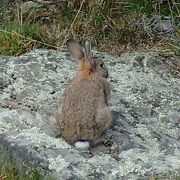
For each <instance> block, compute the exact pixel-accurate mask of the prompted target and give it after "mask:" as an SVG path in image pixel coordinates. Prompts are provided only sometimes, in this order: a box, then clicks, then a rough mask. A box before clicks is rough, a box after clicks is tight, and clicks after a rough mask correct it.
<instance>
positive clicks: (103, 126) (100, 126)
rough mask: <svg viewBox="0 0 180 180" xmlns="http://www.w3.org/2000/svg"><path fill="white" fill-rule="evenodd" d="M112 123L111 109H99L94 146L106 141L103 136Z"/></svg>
mask: <svg viewBox="0 0 180 180" xmlns="http://www.w3.org/2000/svg"><path fill="white" fill-rule="evenodd" d="M111 122H112V118H111V112H110V109H109V107H108V106H107V107H104V108H101V109H99V111H98V115H97V118H96V134H95V138H94V141H93V146H95V145H97V144H100V143H102V142H104V141H105V139H104V137H102V136H101V135H102V134H103V133H104V132H105V131H106V130H107V129H108V128H109V127H110V125H111Z"/></svg>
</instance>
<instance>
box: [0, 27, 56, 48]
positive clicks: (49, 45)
mask: <svg viewBox="0 0 180 180" xmlns="http://www.w3.org/2000/svg"><path fill="white" fill-rule="evenodd" d="M0 31H1V32H4V33H7V34H11V35H12V34H13V33H14V34H16V35H17V36H19V37H21V38H24V39H26V40H28V41H34V42H37V43H40V44H43V45H46V46H48V47H52V48H55V49H58V47H57V46H53V45H51V44H48V43H45V42H41V41H38V40H35V39H32V38H29V37H28V38H27V37H25V36H23V35H20V34H18V33H17V32H15V31H12V32H9V31H6V30H3V29H0Z"/></svg>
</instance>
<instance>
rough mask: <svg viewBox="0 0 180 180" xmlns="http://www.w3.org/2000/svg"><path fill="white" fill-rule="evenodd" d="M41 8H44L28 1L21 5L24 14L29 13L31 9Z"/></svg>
mask: <svg viewBox="0 0 180 180" xmlns="http://www.w3.org/2000/svg"><path fill="white" fill-rule="evenodd" d="M40 7H42V5H41V4H39V3H35V2H33V1H27V2H24V3H23V4H22V5H21V9H22V11H23V12H25V11H29V10H30V9H33V8H40Z"/></svg>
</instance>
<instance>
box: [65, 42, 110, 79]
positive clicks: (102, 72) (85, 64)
mask: <svg viewBox="0 0 180 180" xmlns="http://www.w3.org/2000/svg"><path fill="white" fill-rule="evenodd" d="M67 47H68V50H69V52H70V53H71V54H72V56H73V57H74V58H75V59H76V60H77V61H78V62H79V66H80V73H81V74H82V75H86V76H89V75H91V74H97V75H99V76H101V77H104V78H107V77H108V70H107V67H106V65H105V64H104V62H103V61H102V60H101V59H95V58H93V55H92V52H91V43H90V41H86V42H85V47H84V49H83V48H82V47H81V46H80V45H79V44H78V43H77V42H76V41H75V40H74V39H69V40H68V41H67Z"/></svg>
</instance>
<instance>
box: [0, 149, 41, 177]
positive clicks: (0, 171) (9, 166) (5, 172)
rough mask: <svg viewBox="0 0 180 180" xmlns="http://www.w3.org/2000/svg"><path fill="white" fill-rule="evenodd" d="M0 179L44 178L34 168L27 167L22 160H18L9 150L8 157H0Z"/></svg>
mask: <svg viewBox="0 0 180 180" xmlns="http://www.w3.org/2000/svg"><path fill="white" fill-rule="evenodd" d="M0 158H1V159H0V180H43V178H44V177H43V176H42V175H40V174H39V173H38V172H37V171H36V170H35V169H34V168H25V165H24V164H23V162H22V161H18V162H17V160H16V159H15V158H14V157H13V155H12V153H9V152H8V155H6V159H5V160H2V157H0Z"/></svg>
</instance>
